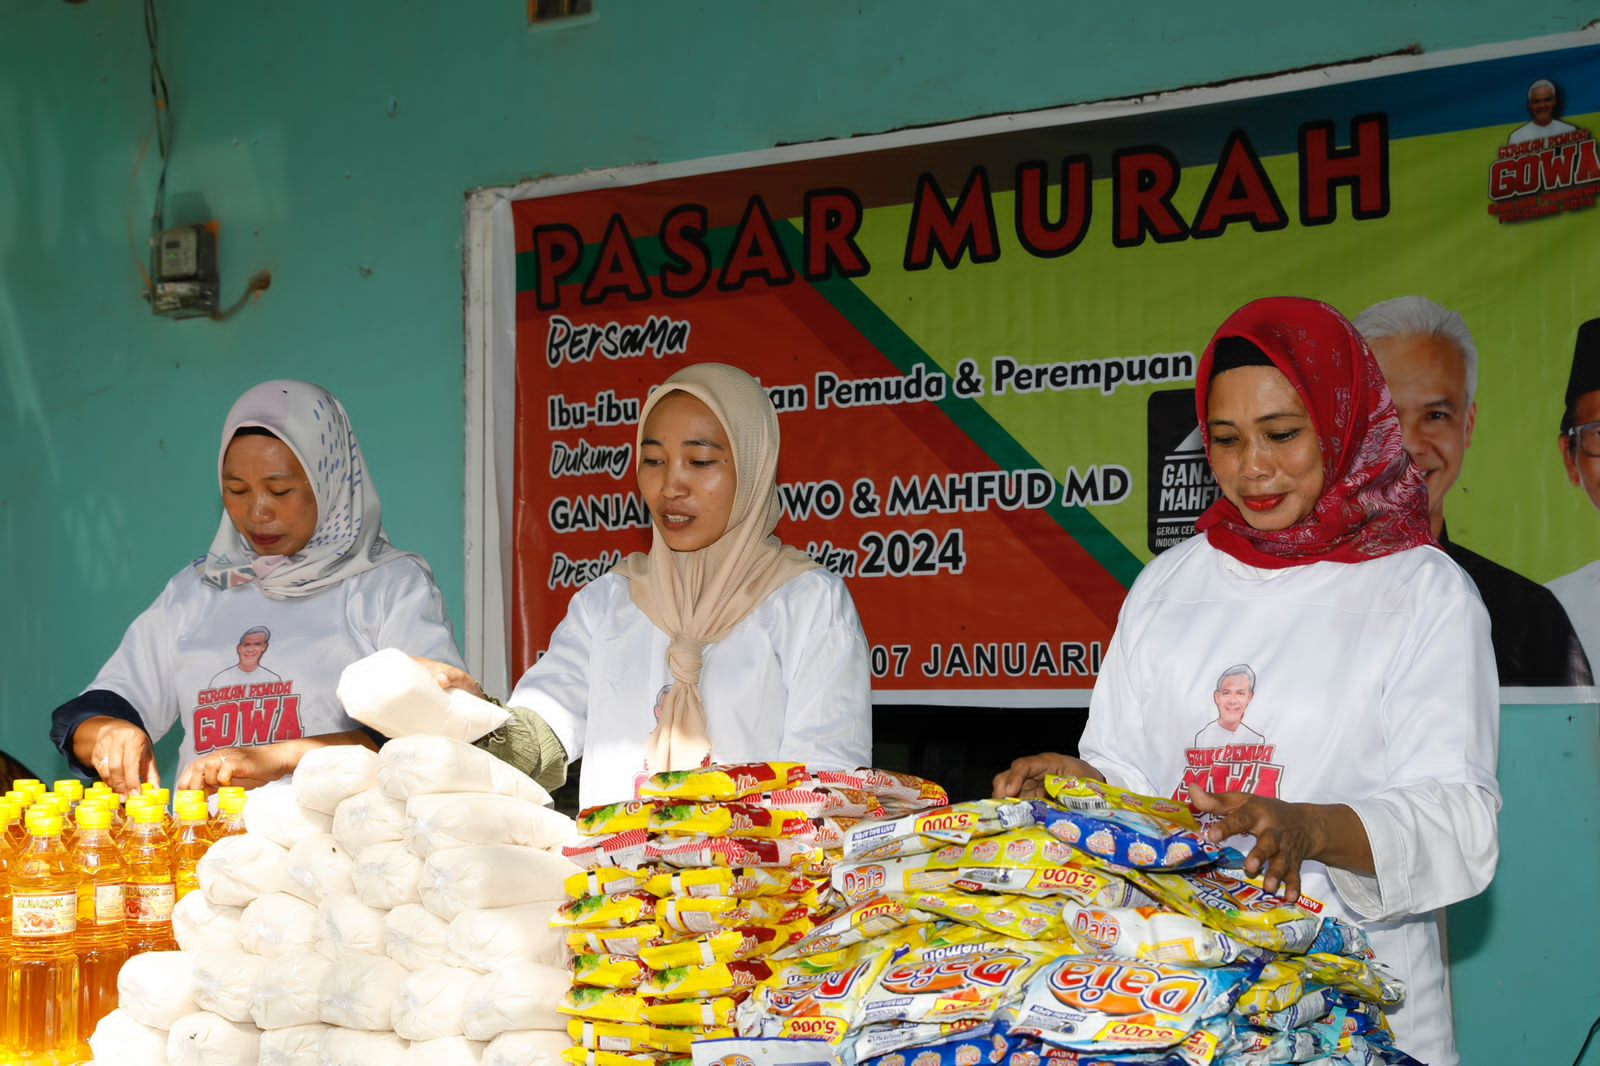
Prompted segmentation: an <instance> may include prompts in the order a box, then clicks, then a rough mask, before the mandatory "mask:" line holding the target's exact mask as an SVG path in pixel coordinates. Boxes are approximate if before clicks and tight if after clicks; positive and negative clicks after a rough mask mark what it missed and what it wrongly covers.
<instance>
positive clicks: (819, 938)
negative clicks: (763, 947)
mask: <svg viewBox="0 0 1600 1066" xmlns="http://www.w3.org/2000/svg"><path fill="white" fill-rule="evenodd" d="M933 920H934V916H933V915H932V914H929V913H928V912H927V911H921V910H917V909H916V908H915V907H913V906H911V905H910V904H909V903H907V902H906V899H905V898H897V897H894V896H872V897H870V898H868V899H864V900H862V901H861V902H860V903H857V904H855V905H853V906H851V907H850V908H849V909H848V910H843V911H840V912H839V913H838V914H835V915H833V916H832V917H830V918H828V919H826V920H824V921H821V922H818V923H817V924H816V927H815V928H813V929H812V930H811V932H809V933H807V934H806V935H805V936H804V937H802V938H801V939H800V940H798V941H796V942H795V943H793V944H790V945H789V946H788V947H786V948H783V949H782V950H780V951H779V952H777V954H776V956H775V957H776V958H780V959H783V958H794V957H797V956H803V955H820V954H825V953H828V952H833V951H838V950H839V949H841V948H849V947H852V946H853V945H856V944H860V943H863V942H865V941H868V940H874V939H876V938H878V937H882V936H884V935H886V934H888V933H891V932H893V931H895V930H897V929H900V928H902V927H903V926H908V925H918V924H921V923H923V922H931V921H933Z"/></svg>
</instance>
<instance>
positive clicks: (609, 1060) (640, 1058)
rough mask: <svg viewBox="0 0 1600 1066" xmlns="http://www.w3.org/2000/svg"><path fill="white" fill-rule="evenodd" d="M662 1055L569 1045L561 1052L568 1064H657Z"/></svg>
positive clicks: (649, 1065) (570, 1065) (610, 1065)
mask: <svg viewBox="0 0 1600 1066" xmlns="http://www.w3.org/2000/svg"><path fill="white" fill-rule="evenodd" d="M661 1059H662V1056H661V1055H659V1054H655V1053H651V1052H642V1051H640V1052H626V1051H597V1050H594V1049H592V1048H586V1047H569V1048H567V1049H566V1050H565V1051H563V1052H562V1053H561V1061H562V1062H564V1063H566V1066H656V1064H657V1063H658V1062H660V1061H661Z"/></svg>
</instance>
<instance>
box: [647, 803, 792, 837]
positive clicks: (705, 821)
mask: <svg viewBox="0 0 1600 1066" xmlns="http://www.w3.org/2000/svg"><path fill="white" fill-rule="evenodd" d="M649 828H650V832H652V833H674V834H678V835H680V836H692V835H696V834H700V835H704V836H712V837H761V838H765V839H770V840H777V839H780V838H783V837H811V836H815V835H816V826H814V825H812V824H811V819H810V818H808V817H806V816H805V815H804V814H802V813H801V812H799V811H786V810H781V809H777V808H772V807H763V806H760V805H759V804H755V803H667V802H661V803H657V804H656V805H655V808H654V809H653V810H652V811H651V812H650V825H649Z"/></svg>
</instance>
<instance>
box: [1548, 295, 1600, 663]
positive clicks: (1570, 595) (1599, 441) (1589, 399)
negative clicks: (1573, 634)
mask: <svg viewBox="0 0 1600 1066" xmlns="http://www.w3.org/2000/svg"><path fill="white" fill-rule="evenodd" d="M1560 447H1561V460H1562V462H1563V463H1565V464H1566V467H1567V480H1569V481H1571V482H1572V483H1573V484H1574V485H1576V486H1578V487H1579V488H1581V489H1583V491H1584V492H1585V493H1587V494H1588V496H1589V502H1590V503H1592V504H1594V506H1595V508H1596V509H1597V510H1600V318H1591V319H1590V320H1589V321H1587V322H1585V323H1584V324H1583V325H1581V326H1579V327H1578V340H1577V343H1576V344H1575V345H1573V349H1572V372H1571V374H1569V375H1568V377H1567V396H1566V409H1565V411H1563V412H1562V415H1561V437H1560ZM1550 591H1551V592H1554V593H1555V594H1556V598H1557V599H1558V600H1560V601H1561V605H1562V606H1563V607H1565V608H1566V609H1567V617H1568V618H1569V619H1571V620H1572V627H1573V628H1574V629H1576V630H1577V631H1578V637H1579V639H1580V640H1582V641H1583V649H1584V651H1585V652H1586V653H1587V654H1588V656H1589V661H1590V662H1591V663H1593V662H1596V661H1600V660H1597V659H1596V656H1597V655H1600V561H1596V562H1592V563H1589V564H1588V565H1587V566H1584V567H1582V568H1580V569H1578V570H1574V571H1573V572H1572V573H1570V574H1567V575H1566V576H1564V577H1558V578H1556V579H1555V580H1554V581H1552V582H1550Z"/></svg>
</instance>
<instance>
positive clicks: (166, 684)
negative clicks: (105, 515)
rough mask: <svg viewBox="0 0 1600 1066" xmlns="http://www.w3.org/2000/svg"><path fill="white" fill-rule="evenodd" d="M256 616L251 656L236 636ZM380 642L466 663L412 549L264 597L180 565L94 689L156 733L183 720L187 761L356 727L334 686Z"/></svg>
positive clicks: (183, 760)
mask: <svg viewBox="0 0 1600 1066" xmlns="http://www.w3.org/2000/svg"><path fill="white" fill-rule="evenodd" d="M258 627H259V628H264V629H266V630H267V631H268V633H267V634H262V636H266V637H267V645H266V648H265V651H264V652H262V653H261V654H260V655H259V656H258V657H256V656H252V658H251V660H250V661H249V662H248V663H247V662H246V658H245V656H244V654H243V653H242V652H241V651H240V648H239V645H240V644H241V643H242V642H243V637H244V634H245V632H246V631H248V630H253V629H256V628H258ZM258 639H259V638H258ZM379 648H399V649H400V650H401V651H404V652H406V653H407V654H409V655H422V656H426V657H427V658H430V659H438V660H441V661H443V662H447V663H450V664H451V665H453V666H459V665H460V664H461V654H460V652H458V651H457V650H456V641H455V635H454V633H453V632H452V631H451V628H450V618H449V615H448V614H447V612H446V610H445V605H444V597H443V596H442V595H440V593H439V587H438V586H437V585H435V584H434V583H433V576H432V575H431V574H429V573H428V571H427V570H426V569H425V568H424V567H423V566H422V565H421V564H419V563H418V562H417V561H416V560H414V559H411V558H409V557H404V556H400V557H396V558H394V559H393V560H392V561H390V562H387V563H385V564H384V565H382V566H379V567H377V568H375V569H372V570H367V571H365V572H363V573H360V574H357V575H355V576H354V577H351V578H347V579H346V580H344V581H341V582H340V583H339V584H337V585H335V586H333V587H332V588H328V589H324V590H322V591H321V592H317V593H315V594H313V595H310V596H300V597H296V598H293V599H271V598H269V597H267V596H264V595H262V593H261V589H260V587H259V586H258V585H256V584H255V583H254V582H251V583H250V584H247V585H239V586H236V587H234V588H230V589H226V590H221V589H217V588H214V587H213V586H211V585H208V584H206V583H205V582H203V581H201V580H200V576H199V573H198V571H196V570H195V568H194V567H193V566H186V567H184V568H183V569H182V570H180V571H178V574H177V576H175V577H174V578H173V579H172V580H171V581H169V582H167V586H166V588H165V589H163V590H162V592H161V595H160V596H159V597H157V598H156V601H155V602H154V603H153V604H151V605H150V606H149V607H148V608H146V609H145V611H144V612H143V613H142V614H140V615H139V617H138V618H136V619H134V622H133V624H132V625H131V626H129V627H128V630H127V632H126V633H125V634H124V635H123V638H122V643H121V644H120V645H119V646H118V647H117V650H116V653H115V654H113V655H112V656H111V659H110V660H109V661H108V662H107V663H106V664H105V666H103V667H101V668H100V673H99V674H98V675H96V676H95V679H94V680H93V681H92V682H90V684H89V688H90V689H106V690H109V691H111V692H115V693H117V694H118V695H120V696H122V697H123V698H124V699H126V700H127V701H128V702H129V703H130V704H132V705H133V707H134V709H135V710H137V711H138V712H139V716H140V718H142V719H143V720H144V727H145V730H146V731H147V732H148V733H149V734H150V736H151V738H152V739H154V740H159V739H161V737H162V736H164V735H165V734H166V732H167V730H169V729H171V728H172V726H173V725H174V724H175V723H180V722H181V723H182V726H183V744H182V745H181V747H180V748H179V762H180V764H181V765H185V766H186V765H188V764H189V763H190V762H191V761H193V759H194V758H195V756H196V755H204V754H206V753H207V752H209V751H212V750H215V749H217V748H223V747H235V746H249V745H256V744H270V743H274V742H276V741H280V740H294V739H298V738H299V737H302V736H306V737H310V736H317V735H319V734H322V733H339V732H345V731H347V730H352V729H356V728H358V723H356V722H355V720H353V719H352V718H350V717H349V716H348V715H346V714H345V713H344V708H343V707H342V706H341V705H340V704H339V700H338V697H337V696H335V695H334V689H335V688H336V687H337V686H338V684H339V674H340V673H341V672H342V671H343V670H344V668H345V667H346V666H349V665H350V664H351V663H353V662H355V661H356V660H357V659H360V658H363V657H365V656H368V655H371V654H372V653H373V652H375V651H377V650H378V649H379ZM252 650H254V649H252ZM247 665H248V666H249V667H250V668H249V669H245V667H246V666H247Z"/></svg>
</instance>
